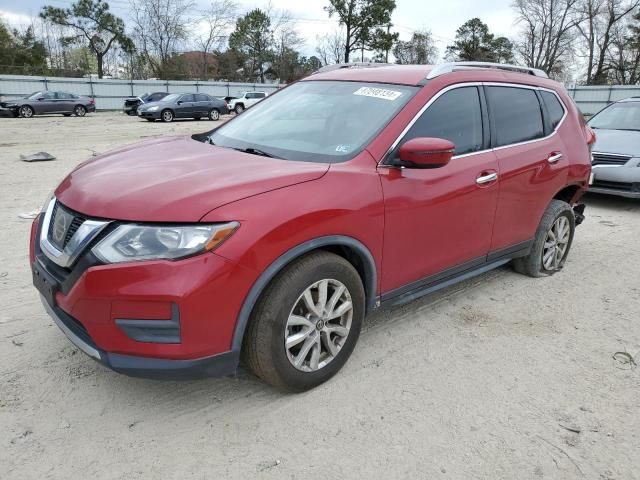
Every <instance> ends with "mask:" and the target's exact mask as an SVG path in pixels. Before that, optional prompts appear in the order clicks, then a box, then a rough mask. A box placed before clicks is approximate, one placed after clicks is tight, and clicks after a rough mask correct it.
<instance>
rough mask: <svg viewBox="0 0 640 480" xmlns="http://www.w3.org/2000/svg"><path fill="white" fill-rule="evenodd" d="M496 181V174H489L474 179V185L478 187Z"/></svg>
mask: <svg viewBox="0 0 640 480" xmlns="http://www.w3.org/2000/svg"><path fill="white" fill-rule="evenodd" d="M497 179H498V174H497V173H496V172H491V173H487V174H484V175H482V176H480V177H478V178H476V183H477V184H478V185H484V184H486V183H491V182H495V181H496V180H497Z"/></svg>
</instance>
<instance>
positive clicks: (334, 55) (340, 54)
mask: <svg viewBox="0 0 640 480" xmlns="http://www.w3.org/2000/svg"><path fill="white" fill-rule="evenodd" d="M343 37H344V32H343V31H341V30H335V31H333V32H332V33H329V34H326V35H324V36H322V37H320V36H316V53H317V54H318V58H319V59H320V61H321V62H322V64H323V65H331V64H334V63H340V62H342V60H343V59H344V42H343V40H342V39H343Z"/></svg>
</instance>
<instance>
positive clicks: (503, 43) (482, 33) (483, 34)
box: [447, 18, 513, 63]
mask: <svg viewBox="0 0 640 480" xmlns="http://www.w3.org/2000/svg"><path fill="white" fill-rule="evenodd" d="M447 57H449V58H453V59H454V60H456V61H477V62H503V63H504V62H510V61H512V60H513V44H512V43H511V41H510V40H509V39H507V38H505V37H499V38H495V37H494V35H493V34H492V33H490V32H489V27H488V26H487V25H486V24H485V23H483V22H482V20H480V19H479V18H472V19H471V20H468V21H467V22H465V23H464V24H463V25H462V26H461V27H460V28H458V30H457V31H456V39H455V41H454V42H453V44H452V45H449V46H448V47H447Z"/></svg>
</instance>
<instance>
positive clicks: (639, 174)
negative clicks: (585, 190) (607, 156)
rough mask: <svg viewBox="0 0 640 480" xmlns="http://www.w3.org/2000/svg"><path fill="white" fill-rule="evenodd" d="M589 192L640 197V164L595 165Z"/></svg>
mask: <svg viewBox="0 0 640 480" xmlns="http://www.w3.org/2000/svg"><path fill="white" fill-rule="evenodd" d="M639 164H640V162H639ZM589 192H593V193H601V194H606V195H616V196H619V197H626V198H640V165H637V166H636V165H622V166H594V167H593V185H591V186H590V187H589Z"/></svg>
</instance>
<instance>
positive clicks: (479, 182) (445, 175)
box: [379, 86, 499, 294]
mask: <svg viewBox="0 0 640 480" xmlns="http://www.w3.org/2000/svg"><path fill="white" fill-rule="evenodd" d="M482 101H483V97H481V95H480V91H479V90H478V88H477V87H475V86H464V87H458V88H454V89H452V90H449V91H446V92H444V93H442V94H441V95H440V96H438V97H437V98H436V99H435V100H433V101H432V103H431V104H430V105H429V107H428V108H427V109H426V110H425V111H424V113H422V114H421V115H420V116H419V117H418V119H417V120H416V121H415V123H414V124H413V125H412V126H411V128H410V129H409V130H408V132H407V133H406V135H405V136H404V137H403V138H402V141H400V142H399V143H398V145H397V146H396V147H395V149H394V152H392V153H391V154H390V156H391V157H392V158H393V157H394V156H396V155H397V153H396V152H397V150H398V149H399V147H400V145H402V143H404V142H405V141H407V140H410V139H412V138H416V137H437V138H445V139H447V140H450V141H452V142H453V143H455V145H456V155H457V156H455V157H454V158H453V159H452V160H451V162H450V163H449V164H448V165H446V166H444V167H441V168H436V169H427V170H423V169H409V168H404V169H401V168H397V167H387V168H383V167H380V168H379V172H380V178H381V181H382V189H383V192H384V198H385V237H384V250H383V268H382V279H381V290H382V293H383V294H385V293H387V294H388V293H389V292H391V293H392V294H393V293H394V292H392V291H394V290H396V289H398V288H400V287H404V286H405V285H408V284H410V283H412V282H417V281H419V280H421V279H423V278H425V277H427V276H431V275H435V274H437V273H439V272H442V271H444V270H447V269H450V268H453V267H457V266H461V265H463V264H473V263H474V262H476V263H482V262H484V261H485V259H486V256H487V254H488V252H489V248H490V246H491V235H492V229H493V219H494V215H495V210H496V204H497V200H498V184H499V183H498V182H499V168H498V162H497V159H496V157H495V155H494V153H493V152H492V151H490V150H487V149H486V147H488V143H489V137H488V124H487V123H488V120H487V117H486V113H485V110H484V109H483V108H482Z"/></svg>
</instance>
